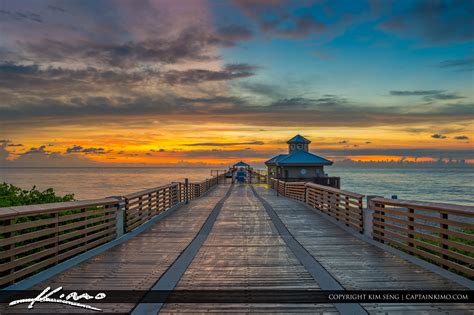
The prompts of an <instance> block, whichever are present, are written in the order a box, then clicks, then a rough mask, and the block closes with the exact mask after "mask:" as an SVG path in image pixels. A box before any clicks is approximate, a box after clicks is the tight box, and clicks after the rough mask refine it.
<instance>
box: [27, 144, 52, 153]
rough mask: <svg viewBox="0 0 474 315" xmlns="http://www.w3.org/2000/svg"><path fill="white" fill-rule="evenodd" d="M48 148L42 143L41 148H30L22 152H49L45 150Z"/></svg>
mask: <svg viewBox="0 0 474 315" xmlns="http://www.w3.org/2000/svg"><path fill="white" fill-rule="evenodd" d="M45 149H46V146H45V145H42V146H40V147H39V148H35V147H33V148H30V149H29V150H28V151H26V152H24V153H22V154H25V155H26V154H46V153H48V151H46V150H45Z"/></svg>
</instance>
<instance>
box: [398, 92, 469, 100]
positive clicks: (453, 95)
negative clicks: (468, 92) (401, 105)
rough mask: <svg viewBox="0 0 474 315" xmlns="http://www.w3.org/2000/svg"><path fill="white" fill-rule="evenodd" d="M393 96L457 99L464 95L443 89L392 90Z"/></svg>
mask: <svg viewBox="0 0 474 315" xmlns="http://www.w3.org/2000/svg"><path fill="white" fill-rule="evenodd" d="M390 95H392V96H424V97H423V99H424V100H425V101H433V100H457V99H463V98H465V97H464V96H460V95H457V94H456V93H446V92H445V91H442V90H414V91H390Z"/></svg>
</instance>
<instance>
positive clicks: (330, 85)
mask: <svg viewBox="0 0 474 315" xmlns="http://www.w3.org/2000/svg"><path fill="white" fill-rule="evenodd" d="M473 16H474V1H472V0H467V1H438V0H429V1H428V0H426V1H413V0H408V1H403V0H399V1H388V0H387V1H383V0H381V1H375V0H369V1H358V0H350V1H342V0H341V1H332V0H318V1H309V0H307V1H303V0H302V1H284V0H252V1H250V0H229V1H218V0H216V1H205V0H189V1H173V0H133V1H132V0H121V1H118V0H117V1H115V0H114V1H111V0H70V1H49V0H44V1H36V0H31V1H26V0H16V1H2V2H1V3H0V165H1V166H7V167H8V166H94V165H98V166H103V165H111V166H114V165H127V166H128V165H177V166H181V165H189V166H200V165H214V164H216V165H217V164H219V165H228V164H231V163H232V162H235V161H237V160H245V161H247V162H250V163H262V162H263V161H265V160H267V159H269V158H271V157H272V156H273V155H275V154H278V153H285V152H286V151H287V145H286V143H285V142H286V141H287V140H288V139H290V138H291V137H293V136H294V135H296V134H301V135H303V136H305V137H307V138H309V139H310V140H311V141H312V143H311V146H310V150H311V151H312V152H314V153H316V154H319V155H322V156H324V157H326V158H329V159H333V160H335V161H342V160H348V159H350V160H353V161H400V160H403V161H413V162H414V161H416V162H429V161H438V160H444V161H448V160H450V161H466V162H468V163H474V150H473V145H472V140H473V137H474V132H473V118H474V46H473V39H474V19H473Z"/></svg>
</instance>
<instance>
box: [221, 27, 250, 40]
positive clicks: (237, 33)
mask: <svg viewBox="0 0 474 315" xmlns="http://www.w3.org/2000/svg"><path fill="white" fill-rule="evenodd" d="M217 34H218V35H220V36H222V37H223V38H227V39H228V40H232V41H241V40H249V39H250V38H252V31H250V29H248V28H247V27H246V26H244V25H228V26H224V27H221V28H219V29H218V30H217Z"/></svg>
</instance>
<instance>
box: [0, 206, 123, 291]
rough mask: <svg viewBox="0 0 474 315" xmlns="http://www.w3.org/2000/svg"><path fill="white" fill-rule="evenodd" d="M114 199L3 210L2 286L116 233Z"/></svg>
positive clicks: (0, 233)
mask: <svg viewBox="0 0 474 315" xmlns="http://www.w3.org/2000/svg"><path fill="white" fill-rule="evenodd" d="M118 206H119V201H118V200H117V199H114V198H107V199H100V200H88V201H72V202H61V203H52V204H43V205H31V206H19V207H11V208H2V211H1V213H0V287H1V286H4V285H7V284H11V283H13V282H15V281H16V280H18V279H22V278H25V277H27V276H29V275H31V274H33V273H35V272H37V271H39V270H43V269H45V268H48V267H50V266H53V265H56V264H58V263H60V262H62V261H64V260H66V259H68V258H70V257H73V256H75V255H78V254H80V253H83V252H85V251H87V250H89V249H91V248H93V247H96V246H98V245H101V244H103V243H106V242H108V241H110V240H112V239H114V238H115V237H116V212H117V209H118Z"/></svg>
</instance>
